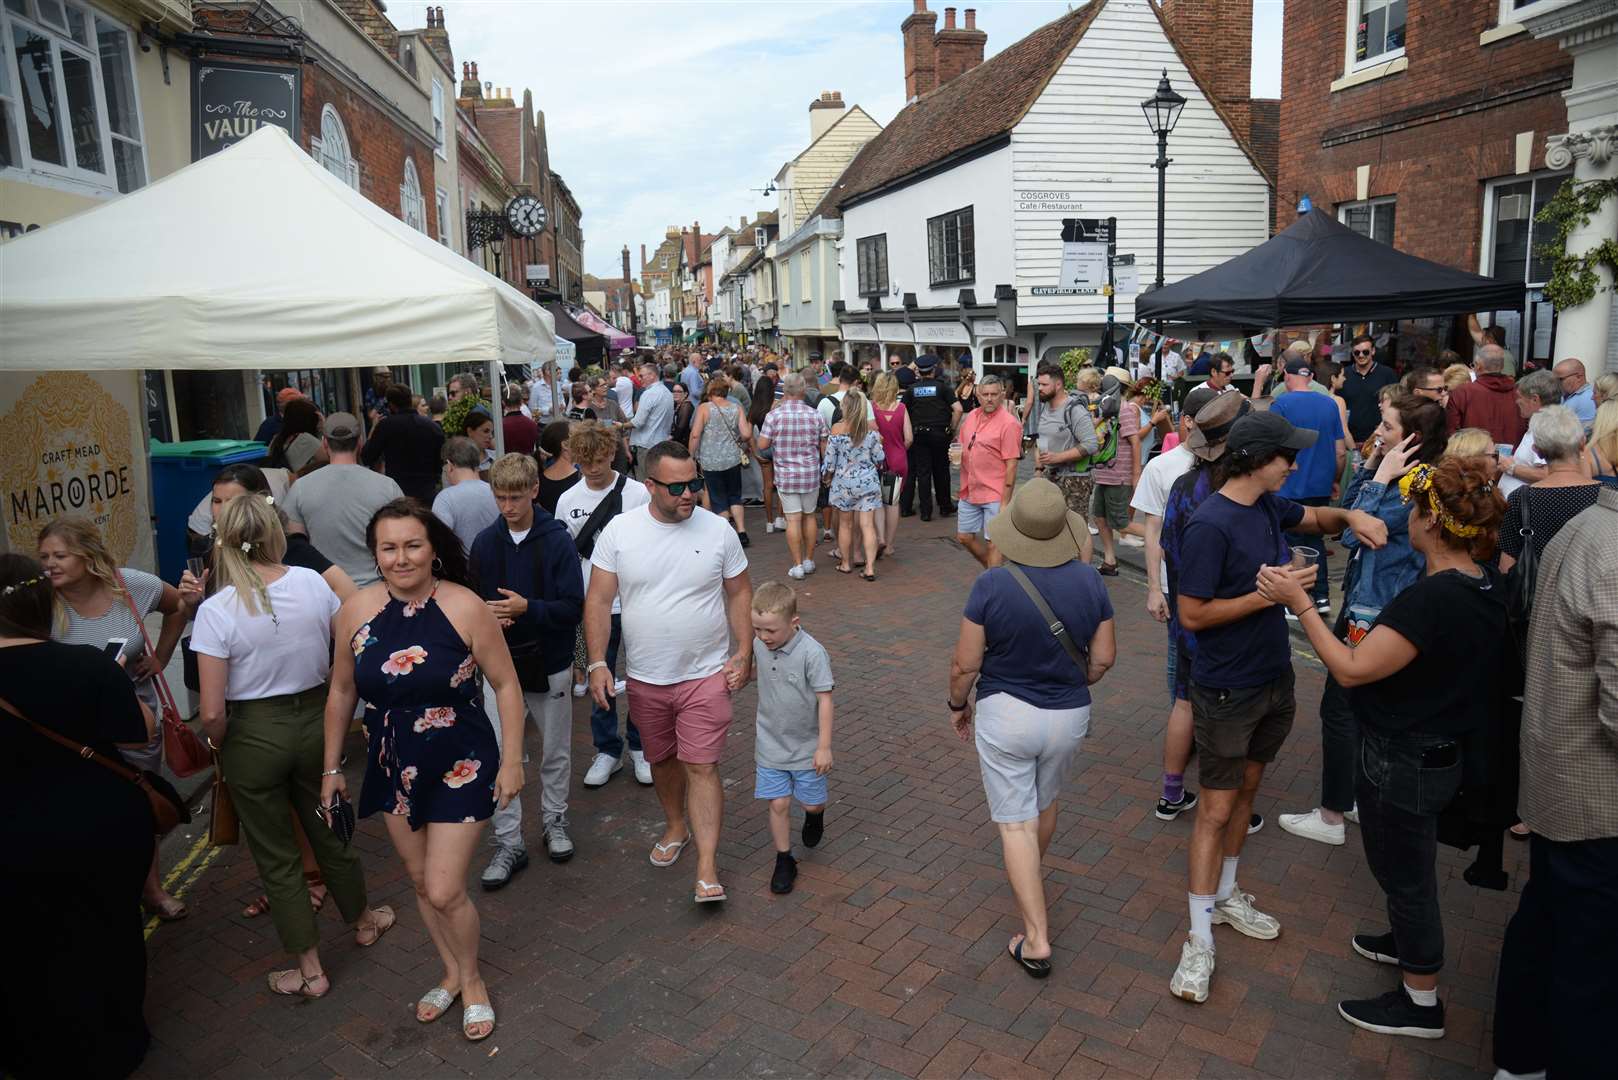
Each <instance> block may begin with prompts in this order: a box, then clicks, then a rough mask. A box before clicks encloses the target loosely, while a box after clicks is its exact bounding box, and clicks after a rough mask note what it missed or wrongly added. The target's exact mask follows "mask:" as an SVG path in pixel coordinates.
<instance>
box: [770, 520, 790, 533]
mask: <svg viewBox="0 0 1618 1080" xmlns="http://www.w3.org/2000/svg"><path fill="white" fill-rule="evenodd" d="M770 524H771V525H774V526H775V531H776V532H786V531H787V519H786V518H784V517H778V518H776V519H775V520H774V521H772V522H770Z"/></svg>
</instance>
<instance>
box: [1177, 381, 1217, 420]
mask: <svg viewBox="0 0 1618 1080" xmlns="http://www.w3.org/2000/svg"><path fill="white" fill-rule="evenodd" d="M1221 393H1223V391H1220V390H1215V389H1214V388H1213V387H1211V386H1209V385H1208V384H1207V383H1198V384H1197V385H1196V386H1195V387H1193V388H1192V390H1191V392H1190V393H1189V394H1187V395H1186V396H1185V401H1183V402H1181V404H1180V411H1181V412H1183V413H1185V414H1187V415H1188V416H1190V417H1191V419H1193V420H1195V419H1196V418H1197V413H1199V412H1201V411H1202V407H1203V406H1204V405H1206V404H1208V402H1210V401H1212V400H1213V399H1214V398H1216V397H1218V396H1219V395H1220V394H1221Z"/></svg>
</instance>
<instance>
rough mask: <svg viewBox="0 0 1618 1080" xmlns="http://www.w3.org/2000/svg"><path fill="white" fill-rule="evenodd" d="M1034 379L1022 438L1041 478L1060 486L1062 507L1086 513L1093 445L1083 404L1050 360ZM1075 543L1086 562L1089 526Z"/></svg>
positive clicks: (1086, 407)
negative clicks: (1031, 448)
mask: <svg viewBox="0 0 1618 1080" xmlns="http://www.w3.org/2000/svg"><path fill="white" fill-rule="evenodd" d="M1035 382H1036V385H1037V386H1038V388H1039V400H1038V401H1036V402H1035V403H1034V407H1033V408H1031V409H1029V410H1028V416H1027V419H1026V420H1025V421H1024V424H1023V438H1024V439H1025V440H1034V441H1036V442H1037V444H1038V447H1039V451H1038V453H1037V455H1036V456H1035V458H1034V463H1035V464H1036V465H1038V467H1039V468H1040V469H1041V470H1042V471H1043V472H1044V474H1045V477H1046V479H1048V480H1050V481H1051V482H1052V483H1054V484H1055V485H1056V486H1057V487H1058V488H1060V489H1061V490H1062V497H1063V499H1065V500H1066V502H1067V508H1068V509H1069V510H1071V511H1073V512H1074V513H1075V514H1080V515H1087V514H1089V512H1090V493H1091V490H1092V480H1091V477H1090V458H1091V457H1092V456H1093V455H1094V454H1095V453H1096V451H1097V448H1098V446H1099V442H1098V440H1097V438H1096V427H1095V421H1094V420H1093V419H1092V418H1091V416H1090V408H1089V404H1088V403H1087V402H1086V401H1085V399H1084V398H1083V397H1082V396H1080V395H1077V394H1070V393H1068V392H1067V382H1066V376H1065V374H1064V373H1063V371H1062V365H1061V364H1058V363H1057V362H1056V361H1054V360H1045V361H1042V362H1041V363H1040V365H1039V369H1038V374H1037V375H1036V378H1035ZM1080 544H1081V546H1082V548H1083V552H1084V561H1085V562H1089V561H1090V557H1091V555H1092V554H1093V552H1094V545H1093V543H1092V541H1091V539H1090V533H1089V530H1085V533H1084V536H1083V537H1082V538H1081V540H1080Z"/></svg>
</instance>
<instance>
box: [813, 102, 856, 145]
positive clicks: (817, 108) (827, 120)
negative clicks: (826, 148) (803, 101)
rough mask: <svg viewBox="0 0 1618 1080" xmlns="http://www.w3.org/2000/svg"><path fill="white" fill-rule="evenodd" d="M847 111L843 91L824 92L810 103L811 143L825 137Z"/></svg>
mask: <svg viewBox="0 0 1618 1080" xmlns="http://www.w3.org/2000/svg"><path fill="white" fill-rule="evenodd" d="M846 111H847V107H846V106H844V104H843V92H842V91H841V90H822V91H821V92H820V96H819V97H818V98H816V99H815V100H813V101H811V102H810V103H809V141H810V142H814V141H815V140H816V139H818V138H820V137H821V136H822V135H824V134H825V133H826V129H827V128H829V127H831V126H832V125H833V124H835V123H837V121H838V120H840V119H841V118H842V116H843V113H845V112H846Z"/></svg>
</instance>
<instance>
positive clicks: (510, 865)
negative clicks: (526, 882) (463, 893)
mask: <svg viewBox="0 0 1618 1080" xmlns="http://www.w3.org/2000/svg"><path fill="white" fill-rule="evenodd" d="M527 868H528V852H526V851H524V850H523V849H522V848H497V849H496V850H495V853H494V858H492V859H490V860H489V865H488V866H485V867H484V868H483V879H482V880H483V888H484V891H485V892H494V890H496V889H503V888H505V887H506V885H507V883H509V882H510V881H511V878H512V875H513V874H516V873H517V872H518V871H520V870H526V869H527Z"/></svg>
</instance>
